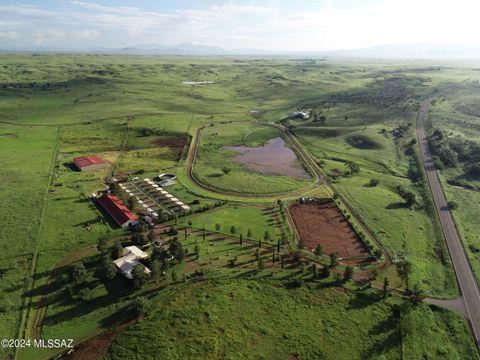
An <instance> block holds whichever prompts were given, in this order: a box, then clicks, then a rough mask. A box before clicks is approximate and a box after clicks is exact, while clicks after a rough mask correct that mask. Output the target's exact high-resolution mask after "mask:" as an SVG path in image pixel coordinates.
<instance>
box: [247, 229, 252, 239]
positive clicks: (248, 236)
mask: <svg viewBox="0 0 480 360" xmlns="http://www.w3.org/2000/svg"><path fill="white" fill-rule="evenodd" d="M247 238H248V239H251V238H252V230H250V229H248V231H247Z"/></svg>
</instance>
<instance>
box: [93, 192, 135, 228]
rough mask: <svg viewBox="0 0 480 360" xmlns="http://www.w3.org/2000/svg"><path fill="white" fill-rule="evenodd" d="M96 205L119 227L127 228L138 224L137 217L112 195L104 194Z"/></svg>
mask: <svg viewBox="0 0 480 360" xmlns="http://www.w3.org/2000/svg"><path fill="white" fill-rule="evenodd" d="M98 203H99V204H100V205H101V206H102V207H103V208H104V209H105V211H106V212H108V214H109V215H110V216H111V217H112V218H113V219H114V220H115V222H116V223H117V224H118V225H120V226H121V227H127V226H129V225H133V224H136V223H137V222H138V218H137V216H136V215H135V214H134V213H133V212H131V211H130V210H129V209H128V208H127V207H126V206H125V205H124V204H123V203H122V202H121V201H120V200H119V199H118V198H117V197H116V196H114V195H110V194H104V195H102V196H100V197H99V198H98Z"/></svg>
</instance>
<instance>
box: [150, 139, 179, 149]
mask: <svg viewBox="0 0 480 360" xmlns="http://www.w3.org/2000/svg"><path fill="white" fill-rule="evenodd" d="M186 143H187V138H186V137H172V138H159V139H157V140H155V141H153V144H154V145H156V146H168V147H173V148H182V149H183V147H184V146H185V144H186Z"/></svg>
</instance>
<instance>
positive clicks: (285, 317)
mask: <svg viewBox="0 0 480 360" xmlns="http://www.w3.org/2000/svg"><path fill="white" fill-rule="evenodd" d="M152 302H153V303H154V310H153V311H152V313H151V314H150V315H148V316H147V317H146V318H144V319H141V320H140V321H139V322H138V323H137V324H135V325H133V326H131V327H129V328H128V329H127V330H125V331H124V332H123V333H121V334H119V335H117V336H116V338H115V340H114V342H113V343H112V345H111V347H110V349H109V351H108V354H107V356H106V357H105V358H106V359H108V360H116V359H126V358H128V359H155V358H169V359H185V358H188V359H202V358H203V359H204V358H205V357H208V358H209V359H238V358H243V359H259V358H261V359H288V358H299V359H312V358H315V359H365V358H368V359H399V358H402V357H403V356H407V357H408V358H409V359H423V358H432V359H462V358H476V357H477V355H476V352H475V348H474V344H473V342H472V341H471V340H470V339H468V337H467V336H466V333H467V332H468V328H467V326H466V324H465V322H464V321H463V320H462V319H461V318H460V317H459V316H458V315H453V314H449V313H446V312H445V311H443V310H439V309H438V308H430V307H427V306H420V307H418V308H415V309H412V310H410V311H408V312H406V313H404V314H402V315H400V317H399V318H395V316H396V315H395V314H394V312H393V308H392V303H391V302H390V301H384V300H380V299H377V298H376V297H375V295H374V294H373V293H369V292H366V293H358V294H355V293H347V294H343V293H339V292H337V291H336V290H335V289H333V288H329V289H309V288H305V287H304V288H300V289H293V290H286V289H285V288H281V287H275V286H272V285H271V284H269V283H268V282H256V281H245V280H244V281H222V282H201V283H186V284H183V285H180V286H179V287H177V288H176V289H175V291H169V292H165V293H163V294H162V293H160V294H159V295H157V296H155V297H153V299H152Z"/></svg>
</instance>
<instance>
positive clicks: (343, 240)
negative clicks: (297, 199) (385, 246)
mask: <svg viewBox="0 0 480 360" xmlns="http://www.w3.org/2000/svg"><path fill="white" fill-rule="evenodd" d="M289 211H290V214H291V215H292V218H293V222H294V223H295V227H296V229H297V231H298V234H299V235H300V237H301V238H302V239H303V240H304V242H305V248H306V249H308V250H311V251H313V250H314V249H315V247H316V246H317V244H320V245H321V246H322V249H323V253H324V254H331V253H336V254H337V256H338V257H341V258H344V259H352V258H365V257H367V256H369V255H370V254H369V252H368V249H367V248H366V247H365V245H364V244H363V243H362V241H361V240H360V238H359V237H358V236H357V234H356V233H355V231H354V230H353V228H352V227H351V225H350V224H349V223H348V221H347V219H346V218H345V217H344V216H343V214H342V213H341V212H340V210H339V209H338V208H337V207H336V205H335V204H334V203H333V202H331V201H328V202H320V201H319V202H309V203H305V204H293V205H291V206H290V208H289Z"/></svg>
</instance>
